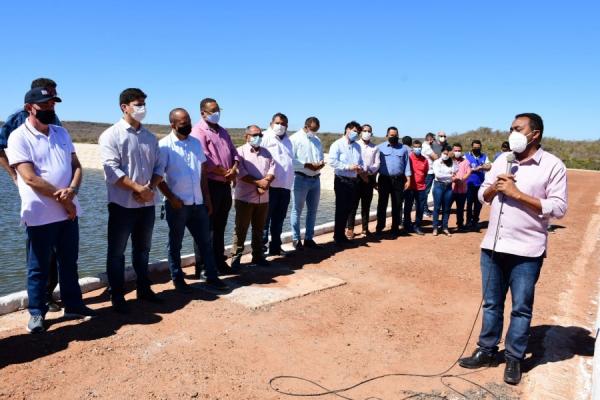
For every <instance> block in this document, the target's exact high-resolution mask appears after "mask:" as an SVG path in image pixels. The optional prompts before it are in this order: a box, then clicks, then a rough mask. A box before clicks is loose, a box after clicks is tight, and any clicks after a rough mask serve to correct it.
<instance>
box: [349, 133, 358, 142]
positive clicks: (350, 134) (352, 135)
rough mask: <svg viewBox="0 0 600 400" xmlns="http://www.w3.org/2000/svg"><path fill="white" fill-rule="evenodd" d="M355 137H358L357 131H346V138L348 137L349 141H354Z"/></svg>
mask: <svg viewBox="0 0 600 400" xmlns="http://www.w3.org/2000/svg"><path fill="white" fill-rule="evenodd" d="M356 138H358V132H356V131H350V132H349V133H348V139H350V141H351V142H354V141H355V140H356Z"/></svg>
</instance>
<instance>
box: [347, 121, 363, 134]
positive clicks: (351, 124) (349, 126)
mask: <svg viewBox="0 0 600 400" xmlns="http://www.w3.org/2000/svg"><path fill="white" fill-rule="evenodd" d="M352 128H356V130H357V131H360V130H361V129H362V128H361V126H360V124H359V123H358V122H356V121H350V122H348V123H347V124H346V126H345V127H344V135H345V134H346V130H348V129H352Z"/></svg>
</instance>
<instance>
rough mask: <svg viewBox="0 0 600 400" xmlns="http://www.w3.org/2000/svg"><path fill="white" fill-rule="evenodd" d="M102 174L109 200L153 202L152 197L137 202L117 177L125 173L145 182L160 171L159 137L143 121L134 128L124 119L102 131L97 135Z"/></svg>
mask: <svg viewBox="0 0 600 400" xmlns="http://www.w3.org/2000/svg"><path fill="white" fill-rule="evenodd" d="M98 143H99V144H100V154H101V156H102V165H103V166H104V177H105V180H106V188H107V191H108V202H109V203H115V204H118V205H120V206H121V207H125V208H139V207H147V206H153V205H154V204H155V203H156V195H155V196H154V199H152V201H149V202H146V203H140V202H138V201H137V200H135V199H134V198H133V192H132V191H131V190H129V189H125V188H123V187H121V186H118V185H117V183H116V182H117V181H118V180H119V179H121V178H122V177H123V176H125V175H127V176H128V177H129V179H131V180H132V181H135V182H136V183H138V184H140V185H146V184H147V183H148V182H150V180H151V179H152V175H155V174H156V175H160V172H159V171H161V170H163V169H164V168H162V167H161V166H160V164H159V162H160V157H159V151H158V140H157V139H156V136H154V134H153V133H152V132H150V131H149V130H147V129H146V128H145V127H144V126H143V125H142V126H140V129H139V130H135V129H134V128H133V127H132V126H131V125H129V124H128V123H127V121H125V120H124V119H121V120H120V121H119V122H117V123H116V124H114V125H113V126H111V127H110V128H108V129H107V130H105V131H104V132H102V134H101V135H100V138H99V139H98Z"/></svg>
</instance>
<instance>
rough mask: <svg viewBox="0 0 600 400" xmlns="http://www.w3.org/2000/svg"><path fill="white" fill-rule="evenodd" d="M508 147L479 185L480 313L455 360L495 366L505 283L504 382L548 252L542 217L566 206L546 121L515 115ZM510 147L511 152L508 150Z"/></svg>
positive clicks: (516, 372)
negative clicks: (486, 212) (474, 338)
mask: <svg viewBox="0 0 600 400" xmlns="http://www.w3.org/2000/svg"><path fill="white" fill-rule="evenodd" d="M510 132H511V133H510V136H509V138H508V141H509V143H510V148H511V150H512V151H513V153H510V152H508V153H503V154H502V155H500V156H499V157H498V158H497V159H496V161H494V164H493V165H492V169H491V170H490V171H489V172H488V173H487V174H486V177H485V180H484V183H483V184H482V185H481V188H480V189H479V200H480V201H481V202H482V203H487V204H490V205H491V209H490V218H489V219H490V222H489V226H488V230H487V233H486V235H485V237H484V239H483V242H482V243H481V262H480V264H481V280H482V287H483V320H482V327H481V333H480V335H479V341H478V343H477V345H478V348H477V349H476V350H475V351H474V352H473V354H472V355H471V357H466V358H462V359H460V360H459V365H460V366H461V367H464V368H480V367H488V366H494V365H496V355H497V352H498V343H499V342H500V339H501V336H502V328H503V322H504V301H505V299H506V293H507V291H508V289H509V288H510V292H511V296H512V312H511V314H510V325H509V327H508V332H507V333H506V338H505V359H506V367H505V370H504V381H505V382H506V383H509V384H518V383H519V382H520V380H521V361H522V360H523V359H524V358H525V349H526V348H527V342H528V341H529V333H530V325H531V316H532V311H533V299H534V292H535V284H536V282H537V280H538V277H539V275H540V270H541V268H542V264H543V260H544V258H545V257H546V246H547V240H548V230H547V228H548V221H549V219H550V218H555V219H556V218H562V217H563V216H564V215H565V212H566V211H567V176H566V168H565V166H564V164H563V163H562V161H561V160H560V159H558V158H557V157H556V156H554V155H552V154H550V153H548V152H546V151H544V150H543V149H542V148H541V144H540V142H541V140H542V135H543V133H544V123H543V121H542V118H541V117H540V116H539V115H537V114H533V113H525V114H519V115H517V116H516V117H515V120H514V121H513V123H512V126H511V128H510ZM513 154H514V156H513Z"/></svg>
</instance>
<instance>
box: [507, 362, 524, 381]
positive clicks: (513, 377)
mask: <svg viewBox="0 0 600 400" xmlns="http://www.w3.org/2000/svg"><path fill="white" fill-rule="evenodd" d="M504 382H506V383H508V384H509V385H518V384H519V382H521V362H520V361H517V360H511V359H508V358H507V359H506V367H505V368H504Z"/></svg>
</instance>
